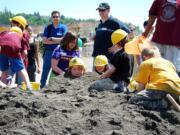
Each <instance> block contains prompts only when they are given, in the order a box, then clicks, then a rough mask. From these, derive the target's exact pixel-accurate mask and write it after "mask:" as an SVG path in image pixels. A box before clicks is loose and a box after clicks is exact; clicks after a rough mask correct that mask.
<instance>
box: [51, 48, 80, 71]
mask: <svg viewBox="0 0 180 135" xmlns="http://www.w3.org/2000/svg"><path fill="white" fill-rule="evenodd" d="M79 56H80V52H79V50H71V51H70V50H63V49H62V48H61V46H60V45H58V46H57V47H56V48H55V50H54V52H53V54H52V58H53V59H56V60H59V62H58V67H59V68H60V69H61V70H62V71H64V72H66V71H67V69H68V66H69V61H70V60H71V59H72V58H74V57H79Z"/></svg>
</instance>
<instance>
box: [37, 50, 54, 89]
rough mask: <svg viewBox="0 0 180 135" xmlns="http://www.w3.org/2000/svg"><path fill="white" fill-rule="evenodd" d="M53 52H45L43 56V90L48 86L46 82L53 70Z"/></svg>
mask: <svg viewBox="0 0 180 135" xmlns="http://www.w3.org/2000/svg"><path fill="white" fill-rule="evenodd" d="M52 53H53V50H45V52H44V56H43V70H42V75H41V81H40V82H41V86H40V87H41V89H42V88H43V87H44V86H45V85H46V81H47V78H48V74H49V71H50V69H51V57H52Z"/></svg>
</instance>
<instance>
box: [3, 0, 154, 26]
mask: <svg viewBox="0 0 180 135" xmlns="http://www.w3.org/2000/svg"><path fill="white" fill-rule="evenodd" d="M101 2H108V3H109V4H110V6H111V12H110V14H111V15H112V16H114V17H116V18H118V19H120V20H121V21H126V22H131V23H133V24H135V25H139V26H140V27H141V28H142V23H143V21H144V20H145V19H147V18H148V10H149V8H150V6H151V4H152V2H153V0H105V1H103V0H0V10H1V11H2V10H4V8H5V7H6V8H7V9H8V10H10V11H11V12H12V13H34V12H35V11H36V12H37V11H38V12H39V13H40V14H41V15H50V13H51V11H53V10H58V11H60V12H61V14H63V15H64V16H65V17H72V18H76V19H79V18H81V19H88V18H94V19H99V14H98V12H97V11H96V8H97V7H98V5H99V3H101Z"/></svg>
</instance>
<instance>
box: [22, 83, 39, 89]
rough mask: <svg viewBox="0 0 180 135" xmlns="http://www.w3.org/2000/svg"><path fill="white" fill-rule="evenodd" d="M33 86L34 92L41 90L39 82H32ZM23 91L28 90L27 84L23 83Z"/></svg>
mask: <svg viewBox="0 0 180 135" xmlns="http://www.w3.org/2000/svg"><path fill="white" fill-rule="evenodd" d="M31 86H32V88H33V90H39V89H40V83H38V82H31ZM22 89H23V90H26V84H25V83H24V82H23V83H22Z"/></svg>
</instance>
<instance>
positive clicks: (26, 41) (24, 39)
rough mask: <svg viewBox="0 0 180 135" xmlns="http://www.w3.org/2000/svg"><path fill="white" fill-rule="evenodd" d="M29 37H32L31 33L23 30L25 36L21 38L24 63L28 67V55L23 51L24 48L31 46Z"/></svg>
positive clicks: (27, 48)
mask: <svg viewBox="0 0 180 135" xmlns="http://www.w3.org/2000/svg"><path fill="white" fill-rule="evenodd" d="M29 39H30V35H29V33H27V32H23V37H22V40H21V57H22V59H23V63H24V66H25V68H26V69H27V67H28V57H27V56H25V55H24V53H22V52H23V51H24V50H27V51H28V50H30V46H29Z"/></svg>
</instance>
